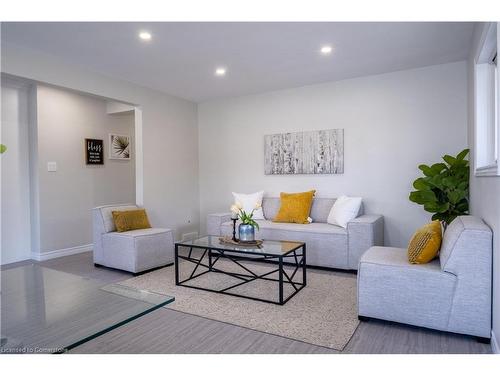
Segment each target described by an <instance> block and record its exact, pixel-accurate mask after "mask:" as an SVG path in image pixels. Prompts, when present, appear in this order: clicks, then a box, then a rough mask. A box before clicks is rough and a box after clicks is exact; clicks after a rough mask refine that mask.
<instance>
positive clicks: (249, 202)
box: [233, 191, 265, 220]
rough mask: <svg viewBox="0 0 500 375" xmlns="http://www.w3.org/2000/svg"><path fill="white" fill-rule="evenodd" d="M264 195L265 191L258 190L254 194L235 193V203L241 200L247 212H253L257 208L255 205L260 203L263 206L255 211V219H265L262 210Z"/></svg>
mask: <svg viewBox="0 0 500 375" xmlns="http://www.w3.org/2000/svg"><path fill="white" fill-rule="evenodd" d="M263 196H264V192H263V191H258V192H257V193H253V194H241V193H233V197H234V203H236V202H240V203H241V205H242V206H243V211H245V212H246V213H250V212H252V210H253V209H254V208H255V205H256V204H257V203H258V204H259V205H260V206H261V207H260V208H259V209H257V210H255V212H254V213H253V218H254V219H255V220H265V218H264V212H263V211H262V197H263Z"/></svg>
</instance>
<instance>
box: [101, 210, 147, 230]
mask: <svg viewBox="0 0 500 375" xmlns="http://www.w3.org/2000/svg"><path fill="white" fill-rule="evenodd" d="M138 208H139V207H138V206H136V205H135V204H123V205H113V206H102V207H98V208H97V209H98V210H99V211H100V212H101V217H102V222H103V225H104V231H105V232H106V233H109V232H115V231H116V226H115V221H114V220H113V211H131V210H137V209H138Z"/></svg>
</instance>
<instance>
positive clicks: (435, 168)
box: [431, 163, 448, 175]
mask: <svg viewBox="0 0 500 375" xmlns="http://www.w3.org/2000/svg"><path fill="white" fill-rule="evenodd" d="M431 169H432V171H433V172H434V173H435V174H436V175H437V174H439V173H441V172H442V171H443V170H445V169H448V167H447V166H446V164H444V163H436V164H433V165H432V166H431Z"/></svg>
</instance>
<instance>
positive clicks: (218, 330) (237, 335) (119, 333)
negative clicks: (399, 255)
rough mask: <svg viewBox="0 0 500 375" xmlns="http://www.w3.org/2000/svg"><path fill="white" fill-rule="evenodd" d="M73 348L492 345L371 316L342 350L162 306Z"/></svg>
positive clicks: (80, 270) (315, 349)
mask: <svg viewBox="0 0 500 375" xmlns="http://www.w3.org/2000/svg"><path fill="white" fill-rule="evenodd" d="M24 264H26V262H24ZM41 264H42V265H43V266H45V267H49V268H53V269H57V270H60V271H64V272H69V273H73V274H77V275H80V276H85V277H89V278H92V279H94V280H98V281H101V282H102V283H103V285H104V284H108V283H113V282H118V281H121V280H124V279H127V278H130V277H131V276H130V274H127V273H124V272H120V271H115V270H110V269H106V268H95V267H94V266H93V263H92V254H91V253H82V254H77V255H71V256H67V257H62V258H57V259H53V260H48V261H45V262H41ZM15 266H16V265H12V266H10V267H15ZM3 268H5V267H3ZM324 272H329V271H324ZM70 353H332V354H336V353H491V347H490V345H486V344H480V343H478V342H477V341H476V340H475V339H474V338H471V337H467V336H461V335H455V334H449V333H444V332H436V331H431V330H427V329H421V328H414V327H408V326H405V325H400V324H395V323H388V322H381V321H369V322H361V324H360V325H359V327H358V329H357V330H356V333H355V334H354V336H353V337H352V339H351V341H350V342H349V344H348V345H347V346H346V348H345V349H344V351H342V352H337V351H335V350H331V349H328V348H323V347H320V346H315V345H311V344H307V343H303V342H299V341H295V340H290V339H287V338H283V337H278V336H274V335H270V334H266V333H262V332H258V331H254V330H251V329H247V328H242V327H238V326H234V325H231V324H227V323H222V322H218V321H214V320H210V319H205V318H201V317H198V316H195V315H190V314H186V313H181V312H177V311H173V310H169V309H166V308H161V309H158V310H156V311H154V312H152V313H150V314H148V315H145V316H143V317H141V318H139V319H137V320H134V321H132V322H130V323H127V324H125V325H124V326H122V327H119V328H117V329H115V330H113V331H111V332H108V333H106V334H104V335H102V336H100V337H98V338H96V339H93V340H92V341H89V342H87V343H85V344H83V345H81V346H79V347H77V348H75V349H73V350H71V351H70Z"/></svg>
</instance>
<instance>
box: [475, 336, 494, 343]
mask: <svg viewBox="0 0 500 375" xmlns="http://www.w3.org/2000/svg"><path fill="white" fill-rule="evenodd" d="M476 341H477V342H479V343H481V344H491V339H490V338H489V337H479V336H476Z"/></svg>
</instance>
